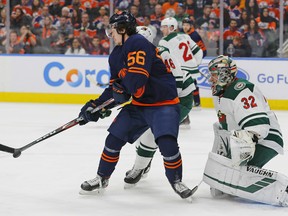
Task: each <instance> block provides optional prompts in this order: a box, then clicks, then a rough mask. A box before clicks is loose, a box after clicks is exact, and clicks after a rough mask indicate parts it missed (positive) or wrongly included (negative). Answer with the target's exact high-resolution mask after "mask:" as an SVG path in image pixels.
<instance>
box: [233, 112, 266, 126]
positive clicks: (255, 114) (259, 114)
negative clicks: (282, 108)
mask: <svg viewBox="0 0 288 216" xmlns="http://www.w3.org/2000/svg"><path fill="white" fill-rule="evenodd" d="M255 116H256V118H258V117H259V116H260V117H266V118H267V119H268V115H267V113H264V112H261V113H253V114H251V115H248V116H246V117H244V118H243V119H242V120H241V121H239V123H238V125H239V126H240V127H241V125H243V124H244V123H245V122H246V121H249V119H252V118H254V117H255Z"/></svg>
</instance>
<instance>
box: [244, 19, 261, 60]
mask: <svg viewBox="0 0 288 216" xmlns="http://www.w3.org/2000/svg"><path fill="white" fill-rule="evenodd" d="M244 38H245V39H246V40H248V42H249V44H250V46H251V49H252V55H251V56H252V57H263V53H264V46H263V45H264V43H265V35H264V33H263V32H262V30H261V29H259V27H258V25H257V22H256V21H255V19H252V20H250V23H249V25H248V31H247V32H245V34H244Z"/></svg>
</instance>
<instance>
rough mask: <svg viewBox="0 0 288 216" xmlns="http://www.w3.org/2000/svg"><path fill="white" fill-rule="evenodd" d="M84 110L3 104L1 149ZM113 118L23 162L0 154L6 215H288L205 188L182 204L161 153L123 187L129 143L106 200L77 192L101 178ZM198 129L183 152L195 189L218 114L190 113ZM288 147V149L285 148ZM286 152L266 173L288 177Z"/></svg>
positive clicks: (32, 152)
mask: <svg viewBox="0 0 288 216" xmlns="http://www.w3.org/2000/svg"><path fill="white" fill-rule="evenodd" d="M80 108H81V105H59V104H58V105H54V104H33V103H31V104H26V103H0V119H1V120H0V143H1V144H4V145H8V146H12V147H17V148H18V147H22V146H24V145H26V144H28V143H30V142H32V141H34V140H35V139H37V138H39V137H41V136H43V135H45V134H46V133H48V132H50V131H52V130H54V129H56V128H58V127H60V126H61V125H64V124H65V123H67V122H69V121H70V120H72V119H74V118H76V117H77V115H78V112H79V110H80ZM116 113H117V111H115V110H114V112H113V114H112V116H111V117H109V118H107V119H104V120H100V121H99V122H97V123H89V124H87V125H85V126H83V127H80V126H75V127H73V128H70V129H68V130H67V131H64V132H62V133H60V134H57V135H55V136H54V137H51V138H49V139H47V140H45V141H43V142H40V143H38V144H36V145H35V146H33V147H31V148H29V149H27V150H26V151H24V152H23V153H22V155H21V156H20V157H19V158H16V159H15V158H13V157H12V155H11V154H8V153H5V152H0V181H1V183H0V215H1V216H6V215H7V216H8V215H9V216H14V215H15V216H24V215H29V216H34V215H35V216H36V215H37V216H42V215H43V216H44V215H49V216H58V215H59V216H60V215H61V216H66V215H67V216H74V215H75V216H86V215H101V216H106V215H111V216H112V215H113V216H114V215H115V216H130V215H131V216H132V215H133V216H141V215H149V216H160V215H163V216H170V215H171V216H176V215H177V216H182V215H183V216H186V215H197V216H199V215H201V216H206V215H207V216H223V215H229V216H230V215H245V216H246V215H247V216H249V215H253V216H265V215H269V216H270V215H275V216H276V215H277V216H282V215H285V216H286V215H287V213H288V208H281V207H275V206H270V205H264V204H259V203H253V202H250V201H247V200H243V199H239V198H233V199H213V198H212V197H211V196H210V193H209V187H208V186H207V185H206V184H205V183H202V184H201V186H200V187H199V190H198V191H197V192H196V193H195V195H194V198H193V202H192V203H188V202H186V201H184V200H181V199H180V197H178V195H177V194H175V193H174V192H173V190H172V188H171V187H170V185H169V183H168V181H167V180H166V177H165V175H164V168H163V163H162V158H161V156H160V154H159V152H157V153H156V155H155V158H154V159H153V163H152V168H151V171H150V173H149V175H148V177H147V178H146V179H144V180H141V182H139V184H138V185H137V186H136V187H135V188H132V189H128V190H127V189H126V190H125V189H124V182H123V179H124V175H125V172H126V171H127V170H128V169H130V168H131V166H132V164H133V162H134V158H135V148H134V145H130V144H127V145H126V146H125V147H124V148H123V149H122V151H121V156H120V161H119V163H118V165H117V167H116V170H115V172H114V173H113V175H112V177H111V179H110V184H109V186H108V188H107V190H106V192H105V193H104V194H103V195H102V196H81V195H79V194H78V192H79V190H80V185H81V183H82V182H83V181H84V180H87V179H90V178H93V177H94V176H95V175H96V170H97V167H98V162H99V157H100V154H101V152H102V148H103V146H104V141H105V138H106V135H107V131H106V129H107V128H108V126H109V124H110V122H111V121H112V120H113V117H114V116H115V115H116ZM276 114H277V116H278V119H279V121H280V124H281V127H282V132H283V136H284V140H285V141H287V140H288V132H287V128H288V112H287V111H276ZM190 120H191V122H192V125H191V129H189V130H187V129H186V130H181V131H180V135H179V143H180V149H181V153H182V157H183V164H184V167H183V169H184V177H183V181H184V182H185V183H186V184H187V185H188V186H190V187H193V186H195V185H197V184H198V183H199V182H200V181H201V178H202V172H203V170H204V166H205V163H206V159H207V155H208V152H209V151H210V149H211V147H212V142H213V129H212V124H213V123H214V122H215V121H216V114H215V111H214V110H212V109H202V110H201V111H192V112H191V113H190ZM286 144H287V143H286ZM287 164H288V157H287V147H285V154H284V156H282V155H280V156H277V158H275V159H274V160H272V161H271V162H270V163H269V164H267V166H266V167H265V168H268V169H272V170H275V171H279V172H282V173H283V174H286V175H288V166H287Z"/></svg>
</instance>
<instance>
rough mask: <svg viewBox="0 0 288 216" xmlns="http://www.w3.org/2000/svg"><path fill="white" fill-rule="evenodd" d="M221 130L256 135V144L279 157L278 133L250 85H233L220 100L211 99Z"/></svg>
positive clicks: (262, 99)
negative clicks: (257, 136) (253, 133)
mask: <svg viewBox="0 0 288 216" xmlns="http://www.w3.org/2000/svg"><path fill="white" fill-rule="evenodd" d="M213 100H214V105H215V109H216V112H217V115H218V120H219V123H220V124H221V126H222V128H223V129H225V130H228V131H231V130H243V129H245V130H248V131H254V132H256V133H258V134H260V136H261V137H260V139H259V141H258V144H260V145H263V146H266V147H268V148H271V149H273V150H275V151H276V152H278V153H279V154H283V139H282V132H281V129H280V125H279V123H278V120H277V118H276V116H275V114H274V112H272V111H271V110H270V107H269V105H268V103H267V101H266V98H265V97H264V95H263V94H262V93H261V92H260V90H259V89H258V88H257V87H256V86H255V85H254V84H253V83H251V82H249V81H247V80H243V79H237V80H236V81H234V82H233V83H232V84H231V85H230V86H229V87H228V88H227V89H226V90H225V92H224V94H223V95H222V96H220V97H213Z"/></svg>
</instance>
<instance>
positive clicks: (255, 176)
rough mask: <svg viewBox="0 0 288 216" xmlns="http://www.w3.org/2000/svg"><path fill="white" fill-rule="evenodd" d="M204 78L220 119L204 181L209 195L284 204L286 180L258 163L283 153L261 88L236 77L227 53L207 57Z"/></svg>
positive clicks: (287, 196) (287, 189) (276, 125)
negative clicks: (207, 73)
mask: <svg viewBox="0 0 288 216" xmlns="http://www.w3.org/2000/svg"><path fill="white" fill-rule="evenodd" d="M208 69H209V72H210V75H211V76H210V78H209V81H210V83H211V86H212V94H213V99H214V105H215V109H216V112H217V115H218V119H219V122H218V123H215V124H214V133H215V139H214V145H213V148H212V152H210V153H209V157H208V160H207V163H206V167H205V171H204V176H203V180H204V182H206V183H207V184H208V185H210V187H211V194H212V196H218V197H219V196H222V195H225V194H230V195H234V196H238V197H242V198H246V199H250V200H253V201H258V202H263V203H267V204H271V205H280V206H287V205H288V194H287V193H288V178H287V177H286V176H285V175H283V174H280V173H277V172H275V171H271V170H267V169H262V167H263V166H264V165H265V164H266V163H267V162H269V161H270V160H271V159H272V158H274V157H275V156H276V155H278V154H283V139H282V133H281V130H280V126H279V123H278V120H277V118H276V116H275V114H274V113H273V112H272V111H271V110H270V108H269V105H268V103H267V101H266V99H265V97H264V96H263V94H262V93H261V91H260V90H259V89H258V88H257V87H256V86H255V85H254V84H253V83H251V82H249V81H247V80H244V79H240V78H237V77H236V74H237V66H236V63H235V62H234V60H232V59H231V58H229V57H228V56H223V55H220V56H218V57H216V58H214V59H213V60H211V61H210V63H209V65H208Z"/></svg>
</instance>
